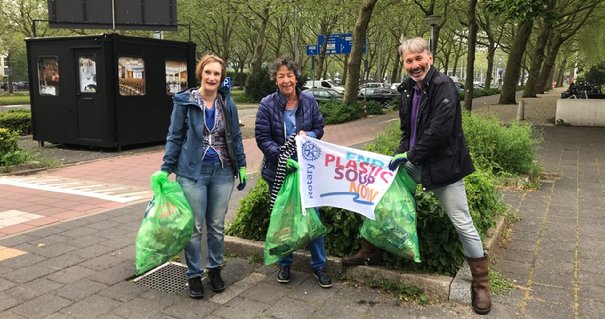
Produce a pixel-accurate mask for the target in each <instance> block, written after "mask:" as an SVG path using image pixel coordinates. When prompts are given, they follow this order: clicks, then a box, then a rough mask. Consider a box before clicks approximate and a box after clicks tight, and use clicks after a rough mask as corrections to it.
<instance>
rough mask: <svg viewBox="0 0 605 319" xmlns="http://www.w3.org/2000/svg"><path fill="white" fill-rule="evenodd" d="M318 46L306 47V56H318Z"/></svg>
mask: <svg viewBox="0 0 605 319" xmlns="http://www.w3.org/2000/svg"><path fill="white" fill-rule="evenodd" d="M318 54H319V45H314V44H312V45H307V55H318Z"/></svg>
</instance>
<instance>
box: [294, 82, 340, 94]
mask: <svg viewBox="0 0 605 319" xmlns="http://www.w3.org/2000/svg"><path fill="white" fill-rule="evenodd" d="M303 88H304V89H310V88H327V89H333V90H335V91H336V92H338V93H343V94H344V93H345V88H343V87H342V86H338V85H336V84H334V82H332V81H330V80H310V81H307V82H305V85H303Z"/></svg>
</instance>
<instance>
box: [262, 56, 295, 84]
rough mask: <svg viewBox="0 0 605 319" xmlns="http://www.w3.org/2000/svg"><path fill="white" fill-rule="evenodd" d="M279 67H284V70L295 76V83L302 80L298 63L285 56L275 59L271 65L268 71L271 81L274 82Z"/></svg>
mask: <svg viewBox="0 0 605 319" xmlns="http://www.w3.org/2000/svg"><path fill="white" fill-rule="evenodd" d="M281 66H285V67H286V68H288V70H290V71H292V72H293V73H294V75H295V76H296V81H300V79H301V78H302V73H301V72H300V67H299V66H298V63H296V62H294V60H293V59H292V58H291V57H287V56H284V57H280V58H277V59H276V60H275V62H273V64H272V65H271V69H270V70H269V74H270V75H271V81H274V82H275V77H276V76H277V70H279V68H280V67H281Z"/></svg>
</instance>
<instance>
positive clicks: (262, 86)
mask: <svg viewBox="0 0 605 319" xmlns="http://www.w3.org/2000/svg"><path fill="white" fill-rule="evenodd" d="M275 90H276V87H275V83H274V82H273V81H271V78H270V76H269V68H268V67H266V66H264V67H262V68H261V69H260V71H259V72H257V73H256V74H252V75H251V76H249V77H248V80H247V81H246V87H245V92H246V96H247V97H248V98H250V99H252V100H253V101H260V100H261V99H262V98H263V97H265V96H266V95H269V94H270V93H273V92H275Z"/></svg>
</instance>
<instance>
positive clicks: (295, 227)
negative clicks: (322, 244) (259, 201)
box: [265, 161, 326, 265]
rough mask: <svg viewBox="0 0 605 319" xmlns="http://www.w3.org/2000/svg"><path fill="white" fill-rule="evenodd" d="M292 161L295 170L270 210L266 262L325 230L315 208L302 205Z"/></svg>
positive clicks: (269, 263)
mask: <svg viewBox="0 0 605 319" xmlns="http://www.w3.org/2000/svg"><path fill="white" fill-rule="evenodd" d="M291 163H293V165H295V168H296V170H295V171H294V172H292V173H290V174H289V175H288V176H286V178H285V180H284V183H283V185H282V187H281V188H280V190H279V193H278V194H277V198H276V200H275V204H274V205H273V209H272V210H271V219H270V221H269V229H268V230H267V237H266V240H265V265H271V264H273V263H275V262H277V261H279V260H280V259H282V258H283V257H285V256H287V255H288V254H290V253H292V252H294V251H296V250H297V249H299V248H302V247H304V246H306V245H307V244H308V243H309V242H310V241H312V240H313V239H315V238H317V237H319V236H320V235H322V234H325V232H326V227H325V226H324V225H323V224H322V223H321V220H320V219H319V216H318V215H317V212H316V211H315V209H314V208H307V209H303V208H302V203H301V201H300V186H299V183H298V178H299V177H298V176H299V172H298V163H296V162H295V161H291Z"/></svg>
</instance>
